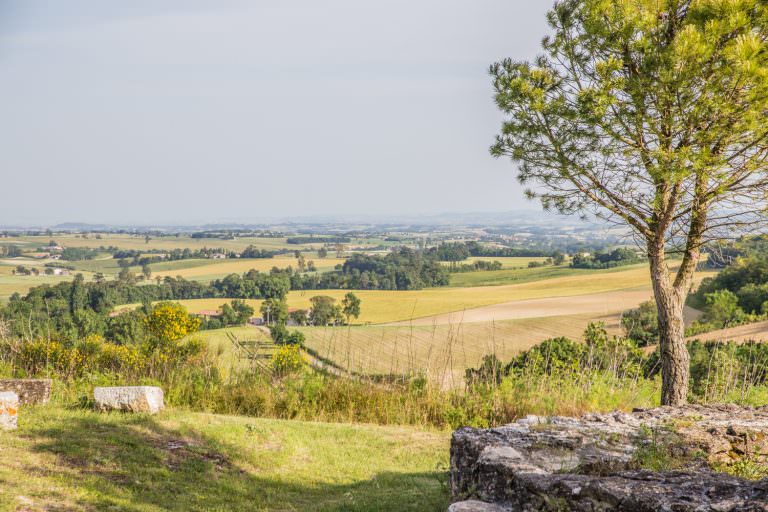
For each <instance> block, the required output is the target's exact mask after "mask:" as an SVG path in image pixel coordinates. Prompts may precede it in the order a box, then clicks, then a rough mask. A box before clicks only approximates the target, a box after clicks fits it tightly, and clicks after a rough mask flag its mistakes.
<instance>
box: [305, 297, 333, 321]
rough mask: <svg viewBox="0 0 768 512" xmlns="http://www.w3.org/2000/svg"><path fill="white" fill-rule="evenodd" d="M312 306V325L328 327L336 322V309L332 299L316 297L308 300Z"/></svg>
mask: <svg viewBox="0 0 768 512" xmlns="http://www.w3.org/2000/svg"><path fill="white" fill-rule="evenodd" d="M309 302H310V304H312V309H311V310H310V320H311V322H312V325H329V324H332V323H335V321H336V313H337V311H336V307H335V302H336V301H335V300H334V299H333V297H328V296H326V295H318V296H315V297H312V298H311V299H309Z"/></svg>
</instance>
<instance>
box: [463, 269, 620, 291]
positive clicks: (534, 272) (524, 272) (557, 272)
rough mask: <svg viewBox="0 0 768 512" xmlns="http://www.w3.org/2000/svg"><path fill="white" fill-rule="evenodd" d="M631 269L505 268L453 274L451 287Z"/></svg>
mask: <svg viewBox="0 0 768 512" xmlns="http://www.w3.org/2000/svg"><path fill="white" fill-rule="evenodd" d="M628 268H631V267H620V268H616V269H609V270H586V269H579V268H570V267H568V266H560V267H553V266H548V267H536V268H528V267H517V268H503V269H502V270H490V271H477V272H455V273H452V274H451V286H456V287H466V286H498V285H502V284H516V283H528V282H531V281H538V280H541V279H552V278H554V277H565V276H575V275H584V276H586V275H591V274H601V273H605V272H617V271H622V270H627V269H628Z"/></svg>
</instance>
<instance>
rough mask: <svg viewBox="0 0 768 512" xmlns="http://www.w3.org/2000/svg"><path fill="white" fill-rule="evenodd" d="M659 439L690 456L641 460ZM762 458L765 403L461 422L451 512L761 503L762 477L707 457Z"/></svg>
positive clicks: (719, 507) (739, 507)
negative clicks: (740, 473) (670, 464)
mask: <svg viewBox="0 0 768 512" xmlns="http://www.w3.org/2000/svg"><path fill="white" fill-rule="evenodd" d="M658 446H663V447H664V449H665V450H667V452H668V453H669V454H672V455H674V456H675V457H678V458H679V460H680V461H687V462H686V464H685V465H684V466H681V467H680V468H679V469H678V470H675V471H666V472H653V471H649V470H646V469H642V467H641V466H640V462H639V458H638V456H639V455H640V454H642V453H645V452H647V451H648V450H649V449H650V448H654V449H655V448H656V447H658ZM740 459H748V460H750V461H751V462H753V463H757V464H760V463H765V462H768V408H762V409H749V408H739V407H735V406H723V407H697V406H686V407H681V408H671V407H661V408H658V409H652V410H646V411H637V412H634V413H632V414H622V413H613V414H591V415H587V416H584V417H582V418H563V417H553V418H544V417H537V416H529V417H527V418H525V419H523V420H520V421H518V422H516V423H513V424H511V425H506V426H503V427H499V428H495V429H486V430H480V429H471V428H464V429H460V430H457V431H456V432H454V434H453V438H452V442H451V490H452V494H453V499H454V501H455V503H454V505H452V506H451V508H450V509H449V510H451V512H463V511H483V510H488V511H491V510H494V511H502V510H503V511H510V512H513V511H514V512H517V511H539V510H557V511H568V510H574V511H595V510H600V511H603V512H610V511H627V512H629V511H633V512H635V511H637V512H644V511H649V512H650V511H676V512H678V511H679V512H686V511H691V512H694V511H695V512H704V511H720V512H722V511H732V512H737V511H742V512H746V511H768V479H766V480H763V481H759V482H753V481H746V480H741V479H738V478H735V477H731V476H728V475H726V474H723V473H716V472H713V471H712V470H711V469H709V468H710V464H718V463H719V464H723V463H729V462H734V461H737V460H740Z"/></svg>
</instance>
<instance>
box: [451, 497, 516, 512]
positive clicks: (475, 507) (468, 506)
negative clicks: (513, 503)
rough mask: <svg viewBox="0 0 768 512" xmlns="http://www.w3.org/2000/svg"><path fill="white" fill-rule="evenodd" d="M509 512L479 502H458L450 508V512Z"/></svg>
mask: <svg viewBox="0 0 768 512" xmlns="http://www.w3.org/2000/svg"><path fill="white" fill-rule="evenodd" d="M509 510H510V509H508V508H504V507H502V506H499V505H496V504H494V503H485V502H483V501H477V500H469V501H457V502H456V503H454V504H452V505H451V506H450V507H448V512H509Z"/></svg>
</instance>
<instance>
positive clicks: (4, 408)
mask: <svg viewBox="0 0 768 512" xmlns="http://www.w3.org/2000/svg"><path fill="white" fill-rule="evenodd" d="M18 419H19V396H18V395H17V394H16V393H13V392H11V391H4V392H2V393H0V428H2V429H7V430H11V429H14V428H16V427H17V426H18Z"/></svg>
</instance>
